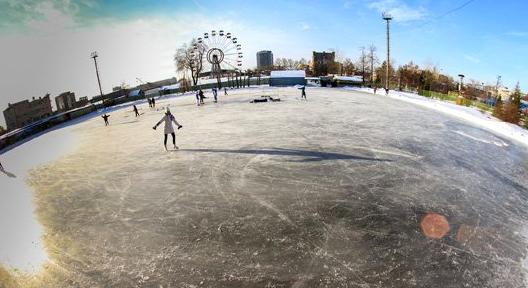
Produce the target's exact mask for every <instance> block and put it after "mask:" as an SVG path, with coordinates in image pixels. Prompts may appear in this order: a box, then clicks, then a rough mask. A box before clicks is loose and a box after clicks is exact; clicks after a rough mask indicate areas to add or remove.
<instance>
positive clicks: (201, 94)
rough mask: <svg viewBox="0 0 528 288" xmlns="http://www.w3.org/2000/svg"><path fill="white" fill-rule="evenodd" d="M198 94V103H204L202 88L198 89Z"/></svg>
mask: <svg viewBox="0 0 528 288" xmlns="http://www.w3.org/2000/svg"><path fill="white" fill-rule="evenodd" d="M198 95H199V96H200V104H204V101H203V99H204V98H205V95H204V93H203V91H202V89H200V91H198Z"/></svg>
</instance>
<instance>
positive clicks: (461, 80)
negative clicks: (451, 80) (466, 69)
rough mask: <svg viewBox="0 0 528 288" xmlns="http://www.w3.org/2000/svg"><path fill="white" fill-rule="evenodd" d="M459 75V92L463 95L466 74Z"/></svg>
mask: <svg viewBox="0 0 528 288" xmlns="http://www.w3.org/2000/svg"><path fill="white" fill-rule="evenodd" d="M458 77H460V85H459V86H458V93H459V94H460V95H462V85H464V77H466V76H464V74H458Z"/></svg>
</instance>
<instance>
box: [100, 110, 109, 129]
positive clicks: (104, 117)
mask: <svg viewBox="0 0 528 288" xmlns="http://www.w3.org/2000/svg"><path fill="white" fill-rule="evenodd" d="M101 117H102V118H103V119H104V121H105V126H108V125H110V123H109V122H108V118H109V117H110V115H107V114H106V113H105V114H104V115H103V116H101Z"/></svg>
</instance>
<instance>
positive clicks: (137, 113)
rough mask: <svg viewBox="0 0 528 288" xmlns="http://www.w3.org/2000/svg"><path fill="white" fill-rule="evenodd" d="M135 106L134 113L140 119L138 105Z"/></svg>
mask: <svg viewBox="0 0 528 288" xmlns="http://www.w3.org/2000/svg"><path fill="white" fill-rule="evenodd" d="M133 106H134V113H136V117H138V116H139V111H138V109H137V107H136V105H133Z"/></svg>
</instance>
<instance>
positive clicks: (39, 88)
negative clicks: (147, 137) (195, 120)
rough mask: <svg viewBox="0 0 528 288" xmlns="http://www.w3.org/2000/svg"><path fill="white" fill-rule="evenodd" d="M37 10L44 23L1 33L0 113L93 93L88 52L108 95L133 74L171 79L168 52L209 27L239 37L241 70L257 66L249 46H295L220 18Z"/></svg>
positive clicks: (270, 32)
mask: <svg viewBox="0 0 528 288" xmlns="http://www.w3.org/2000/svg"><path fill="white" fill-rule="evenodd" d="M40 9H41V12H42V13H43V14H44V15H45V19H46V20H44V21H33V22H31V23H29V24H28V26H29V29H28V32H27V33H19V34H14V33H5V34H0V43H2V53H1V54H0V63H2V65H1V66H0V87H2V90H1V92H0V95H1V97H0V110H3V109H4V108H5V107H7V103H9V102H10V103H13V102H17V101H21V100H23V99H30V98H31V97H39V96H43V95H44V94H45V93H50V94H51V95H52V96H56V95H58V94H59V93H61V92H64V91H68V90H69V91H73V92H75V93H76V96H77V97H82V96H89V97H91V96H94V95H97V94H98V88H97V79H96V77H95V71H94V69H95V68H94V64H93V60H92V59H91V58H90V53H91V52H92V51H97V52H98V53H99V58H98V64H99V68H100V74H101V82H102V86H103V90H104V92H110V91H111V88H112V87H113V86H117V85H119V84H121V82H123V81H125V82H126V83H127V84H129V85H135V84H137V82H136V77H139V78H141V79H142V80H144V81H155V80H160V79H165V78H169V77H174V76H176V73H175V68H174V64H173V54H174V52H175V50H176V49H177V48H178V47H179V46H180V45H182V44H183V43H184V42H188V41H190V40H191V39H192V38H193V37H198V36H200V35H202V33H203V32H207V31H210V30H220V29H224V30H226V31H230V32H232V33H233V35H235V36H236V37H237V38H238V40H239V43H240V44H242V52H243V53H244V59H243V61H244V66H243V68H250V67H253V66H255V65H256V57H255V53H256V51H259V50H262V49H273V50H276V51H279V50H280V49H279V48H280V47H282V46H284V45H286V46H287V47H293V48H295V49H296V48H297V46H296V45H297V44H296V43H293V41H295V40H294V39H292V37H289V36H288V35H287V34H286V33H284V32H283V31H282V30H280V29H278V28H272V29H269V28H268V27H265V29H264V28H261V27H255V26H253V25H248V24H246V23H241V22H237V20H232V18H229V19H225V18H222V16H219V17H209V16H208V17H205V16H204V15H199V14H189V13H188V14H183V15H173V16H171V17H161V16H160V17H148V18H135V19H132V20H129V21H110V20H101V21H100V22H99V23H95V24H91V25H89V26H87V27H79V26H78V24H77V23H75V21H74V20H73V19H72V16H71V14H68V13H67V12H64V11H61V10H57V9H55V8H54V7H53V6H52V5H42V6H41V7H40ZM195 19H202V20H200V21H198V22H197V21H195ZM219 23H221V26H220V27H219ZM299 45H300V44H299ZM274 52H275V51H274ZM0 118H3V117H1V116H0ZM1 122H3V119H0V123H1Z"/></svg>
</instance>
